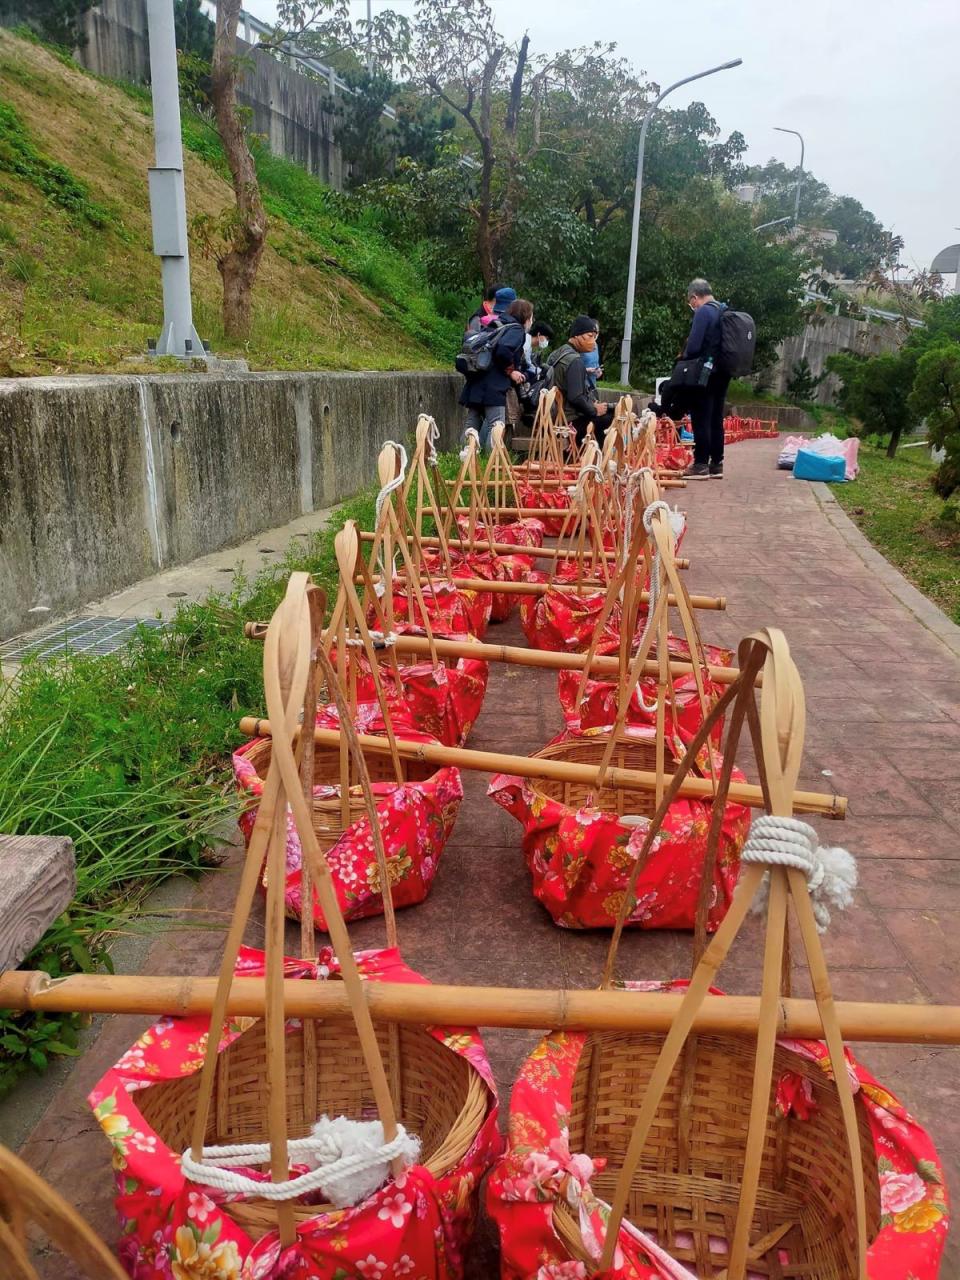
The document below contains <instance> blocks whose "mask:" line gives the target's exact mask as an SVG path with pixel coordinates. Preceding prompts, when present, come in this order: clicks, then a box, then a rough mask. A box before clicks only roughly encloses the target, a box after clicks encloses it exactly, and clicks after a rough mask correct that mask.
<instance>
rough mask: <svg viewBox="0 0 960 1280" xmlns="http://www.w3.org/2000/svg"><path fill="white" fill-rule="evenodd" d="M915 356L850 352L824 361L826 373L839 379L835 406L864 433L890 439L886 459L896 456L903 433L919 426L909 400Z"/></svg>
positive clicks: (909, 352)
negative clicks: (838, 406)
mask: <svg viewBox="0 0 960 1280" xmlns="http://www.w3.org/2000/svg"><path fill="white" fill-rule="evenodd" d="M916 364H917V359H916V355H915V354H914V353H913V352H911V351H906V350H901V351H898V352H887V353H885V354H883V355H879V356H862V355H858V354H855V353H854V352H851V351H844V352H840V353H839V354H837V355H832V356H828V357H827V369H828V370H829V371H830V372H831V373H835V374H837V376H838V377H839V378H840V379H841V387H840V391H839V392H838V394H837V402H838V403H839V405H840V408H841V409H842V410H843V411H844V412H845V413H849V414H851V415H852V416H853V417H855V418H858V419H859V420H860V422H861V423H862V424H863V426H864V427H865V428H866V430H867V431H876V432H877V433H878V434H879V435H882V436H889V437H890V439H889V442H888V444H887V457H888V458H892V457H894V455H895V454H896V452H897V445H898V444H899V443H900V437H901V435H902V434H903V432H904V430H911V429H912V428H913V427H915V426H916V425H917V423H918V422H919V416H918V414H917V411H916V407H915V405H914V403H913V402H912V401H911V399H910V392H911V389H912V387H913V377H914V371H915V369H916Z"/></svg>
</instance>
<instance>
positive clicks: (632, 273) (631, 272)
mask: <svg viewBox="0 0 960 1280" xmlns="http://www.w3.org/2000/svg"><path fill="white" fill-rule="evenodd" d="M742 62H743V59H742V58H734V60H733V61H732V62H722V63H721V64H720V66H719V67H710V69H709V70H708V71H698V72H697V73H696V75H692V76H684V78H683V79H682V80H677V81H675V82H674V83H673V84H671V85H669V86H668V87H667V88H666V89H664V91H663V93H661V94H660V96H659V97H658V98H655V99H654V101H653V102H651V104H650V106H649V107H647V110H646V112H645V113H644V116H643V124H642V125H641V126H640V145H639V146H638V148H637V181H636V189H635V191H634V194H633V228H632V231H631V234H630V265H629V267H628V268H627V307H626V314H625V316H624V321H623V344H622V345H621V347H620V381H621V382H622V383H623V384H624V385H625V386H628V385H629V383H630V348H631V346H632V344H633V300H634V295H635V293H636V285H637V242H638V240H639V238H640V198H641V195H642V193H643V153H644V149H645V147H646V145H647V129H648V128H649V127H650V121H651V120H652V119H653V113H654V112H655V111H656V109H657V107H659V105H660V103H661V102H662V101H663V100H664V98H665V97H666V96H667V94H668V93H673V91H674V89H679V88H680V87H681V85H685V84H689V83H690V81H691V80H702V79H703V77H704V76H712V75H714V74H715V73H716V72H718V71H728V70H729V69H730V68H731V67H739V66H740V64H741V63H742Z"/></svg>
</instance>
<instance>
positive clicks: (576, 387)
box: [547, 342, 607, 422]
mask: <svg viewBox="0 0 960 1280" xmlns="http://www.w3.org/2000/svg"><path fill="white" fill-rule="evenodd" d="M547 368H548V369H552V370H553V384H554V386H556V387H559V388H560V390H561V391H562V392H563V403H564V407H565V408H566V410H567V412H568V413H569V414H572V415H573V416H574V417H575V418H579V419H581V420H584V419H585V420H586V421H588V422H596V421H597V419H598V418H601V417H603V416H604V412H605V410H606V407H607V406H606V405H605V404H601V403H600V402H599V401H598V400H597V396H596V392H595V391H592V390H591V388H590V387H588V386H587V366H586V365H585V364H584V363H583V361H582V360H581V359H580V352H579V351H575V350H574V348H573V347H571V345H570V343H569V342H565V343H564V344H563V346H562V347H558V348H557V349H556V351H553V352H551V354H550V356H549V357H548V359H547Z"/></svg>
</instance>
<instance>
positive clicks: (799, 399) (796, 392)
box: [787, 356, 825, 404]
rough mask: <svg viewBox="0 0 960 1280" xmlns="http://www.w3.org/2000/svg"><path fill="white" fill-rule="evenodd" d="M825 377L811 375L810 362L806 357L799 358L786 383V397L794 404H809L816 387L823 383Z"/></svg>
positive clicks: (822, 375)
mask: <svg viewBox="0 0 960 1280" xmlns="http://www.w3.org/2000/svg"><path fill="white" fill-rule="evenodd" d="M824 377H825V375H824V374H822V373H821V374H818V375H817V376H816V377H814V375H813V370H812V369H811V368H810V361H809V360H808V359H807V357H806V356H801V357H800V359H799V360H798V361H797V362H796V363H795V364H794V366H793V369H792V371H791V373H790V378H789V380H788V382H787V397H788V399H790V400H792V401H793V403H794V404H809V403H810V402H811V400H812V399H813V397H814V396H815V395H816V391H817V387H819V385H820V383H821V382H822V381H823V379H824Z"/></svg>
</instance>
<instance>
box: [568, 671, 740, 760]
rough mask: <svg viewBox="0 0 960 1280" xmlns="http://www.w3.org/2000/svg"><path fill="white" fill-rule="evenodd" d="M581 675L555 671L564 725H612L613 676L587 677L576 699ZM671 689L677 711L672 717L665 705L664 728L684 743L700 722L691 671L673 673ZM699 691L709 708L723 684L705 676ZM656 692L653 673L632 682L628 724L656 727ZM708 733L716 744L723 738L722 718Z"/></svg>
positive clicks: (577, 727)
mask: <svg viewBox="0 0 960 1280" xmlns="http://www.w3.org/2000/svg"><path fill="white" fill-rule="evenodd" d="M582 679H583V673H582V672H580V671H560V672H558V676H557V694H558V696H559V698H560V706H561V708H562V709H563V718H564V720H565V721H566V723H567V728H568V729H570V730H571V731H572V732H574V733H578V732H580V733H582V732H584V731H586V730H587V729H600V728H603V727H605V726H612V725H613V724H614V723H615V722H616V718H617V700H618V698H619V694H620V687H619V684H618V682H617V681H616V679H611V680H604V679H593V678H592V677H591V678H590V679H589V680H588V681H587V684H586V688H585V691H584V696H583V698H582V700H581V701H580V702H579V703H578V702H577V694H578V692H579V689H580V682H581V680H582ZM673 691H674V695H675V698H676V701H675V704H674V706H675V708H676V711H677V714H676V717H675V718H674V716H673V715H671V712H670V709H669V708H668V709H667V717H666V719H667V732H668V733H674V732H676V733H677V734H678V735H679V737H680V739H681V741H683V742H684V743H687V742H689V741H690V740H691V738H693V736H694V734H695V733H696V732H697V730H698V729H699V728H700V725H701V724H702V723H703V712H702V709H701V706H700V695H699V693H698V691H697V682H696V679H695V678H694V676H693V675H692V674H691V675H687V676H676V677H675V678H674V681H673ZM703 691H704V695H705V697H706V703H707V710H708V711H709V710H710V708H711V707H712V706H713V704H714V703H715V702H716V701H717V699H718V698H719V697H720V695H721V694H722V693H723V686H722V685H719V684H715V683H714V682H713V681H712V680H707V679H705V680H704V681H703ZM657 694H658V685H657V680H656V677H655V676H649V677H643V678H642V679H641V680H640V681H639V682H638V683H637V684H636V685H634V688H633V691H632V692H631V694H630V706H629V708H628V710H627V724H628V725H630V724H632V725H650V726H651V727H653V728H655V727H656V723H657V712H656V703H657ZM644 704H646V705H644ZM648 707H652V708H653V710H652V711H648V710H647V708H648ZM710 736H711V738H712V740H713V742H714V743H715V745H716V746H718V747H719V745H720V743H721V740H722V738H723V723H722V721H721V722H718V723H717V725H716V726H715V727H714V729H713V731H712V732H711V735H710Z"/></svg>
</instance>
